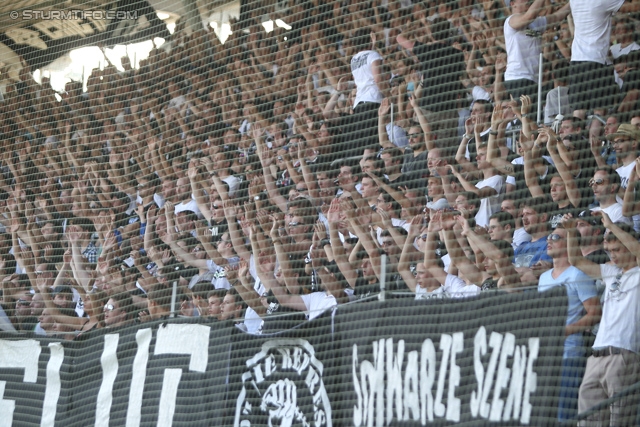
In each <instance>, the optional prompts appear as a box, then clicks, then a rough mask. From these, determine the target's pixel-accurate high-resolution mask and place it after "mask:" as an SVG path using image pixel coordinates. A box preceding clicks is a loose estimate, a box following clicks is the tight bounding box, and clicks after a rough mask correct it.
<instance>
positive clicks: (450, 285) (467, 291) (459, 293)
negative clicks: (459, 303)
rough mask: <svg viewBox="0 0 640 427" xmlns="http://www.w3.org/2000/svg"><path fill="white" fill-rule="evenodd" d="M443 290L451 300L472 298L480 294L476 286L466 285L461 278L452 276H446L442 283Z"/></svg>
mask: <svg viewBox="0 0 640 427" xmlns="http://www.w3.org/2000/svg"><path fill="white" fill-rule="evenodd" d="M444 289H445V291H447V293H448V294H449V295H451V296H452V297H453V298H461V297H467V296H472V295H475V294H477V293H479V292H480V288H479V287H477V286H476V285H467V284H466V283H465V282H464V281H463V280H462V279H461V278H459V277H458V276H454V275H453V274H447V278H446V279H445V281H444Z"/></svg>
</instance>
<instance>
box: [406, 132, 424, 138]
mask: <svg viewBox="0 0 640 427" xmlns="http://www.w3.org/2000/svg"><path fill="white" fill-rule="evenodd" d="M407 136H408V137H409V139H413V138H420V137H421V136H422V134H421V133H410V134H409V135H407Z"/></svg>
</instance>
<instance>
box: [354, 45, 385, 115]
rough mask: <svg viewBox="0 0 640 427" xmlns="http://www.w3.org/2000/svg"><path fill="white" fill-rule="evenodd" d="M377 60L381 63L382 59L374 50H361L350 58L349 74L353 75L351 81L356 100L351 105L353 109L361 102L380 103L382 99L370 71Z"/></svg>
mask: <svg viewBox="0 0 640 427" xmlns="http://www.w3.org/2000/svg"><path fill="white" fill-rule="evenodd" d="M377 60H380V61H382V60H383V58H382V56H381V55H380V54H379V53H378V52H376V51H375V50H363V51H362V52H358V53H356V54H355V55H354V56H353V58H351V74H353V81H354V82H355V83H356V88H357V91H356V99H355V101H354V103H353V107H354V108H355V107H356V106H357V105H358V104H359V103H361V102H377V103H381V102H382V100H383V99H384V96H383V95H382V92H380V89H378V85H377V84H376V82H375V80H374V79H373V72H372V71H371V64H373V61H377Z"/></svg>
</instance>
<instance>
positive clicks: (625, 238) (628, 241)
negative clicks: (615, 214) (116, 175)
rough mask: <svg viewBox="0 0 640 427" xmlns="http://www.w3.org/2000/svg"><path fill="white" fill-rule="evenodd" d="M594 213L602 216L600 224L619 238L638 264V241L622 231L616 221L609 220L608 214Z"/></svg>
mask: <svg viewBox="0 0 640 427" xmlns="http://www.w3.org/2000/svg"><path fill="white" fill-rule="evenodd" d="M594 215H600V216H602V225H603V226H604V227H605V228H608V229H609V230H610V231H611V232H612V233H613V234H615V236H616V237H617V238H618V240H620V243H622V244H623V245H625V246H626V247H627V249H629V252H631V253H632V254H633V256H635V257H636V263H637V264H638V265H640V242H638V240H636V239H635V238H634V237H633V236H632V235H631V234H629V233H627V232H626V231H624V230H623V229H622V228H620V227H619V226H618V225H617V224H616V223H614V222H611V219H610V218H609V215H607V213H606V212H604V211H598V212H594Z"/></svg>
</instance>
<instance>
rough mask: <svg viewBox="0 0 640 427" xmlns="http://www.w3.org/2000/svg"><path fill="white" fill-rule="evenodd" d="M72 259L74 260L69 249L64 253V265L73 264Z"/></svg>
mask: <svg viewBox="0 0 640 427" xmlns="http://www.w3.org/2000/svg"><path fill="white" fill-rule="evenodd" d="M72 259H73V256H72V255H71V249H67V250H66V251H64V254H62V262H63V264H66V265H69V264H71V260H72Z"/></svg>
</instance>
